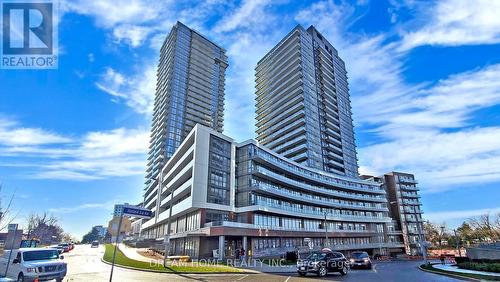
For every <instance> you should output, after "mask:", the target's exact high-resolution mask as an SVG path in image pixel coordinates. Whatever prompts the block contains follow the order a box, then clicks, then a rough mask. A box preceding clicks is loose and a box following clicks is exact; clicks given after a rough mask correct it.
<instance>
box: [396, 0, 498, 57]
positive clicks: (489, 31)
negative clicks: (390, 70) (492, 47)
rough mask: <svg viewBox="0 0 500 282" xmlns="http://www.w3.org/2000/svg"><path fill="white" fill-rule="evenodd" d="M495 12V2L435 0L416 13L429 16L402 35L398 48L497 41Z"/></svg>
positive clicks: (483, 0)
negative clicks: (415, 28)
mask: <svg viewBox="0 0 500 282" xmlns="http://www.w3.org/2000/svg"><path fill="white" fill-rule="evenodd" d="M499 11H500V2H499V1H489V0H476V1H467V0H445V1H438V2H437V3H436V5H431V6H430V7H427V8H426V11H425V12H424V13H423V14H421V15H419V16H420V17H428V18H429V20H428V21H426V23H425V24H424V25H423V26H421V27H419V28H417V30H416V31H411V32H406V33H404V34H403V37H404V38H403V43H402V45H401V47H400V50H409V49H411V48H414V47H417V46H422V45H444V46H455V45H473V44H496V43H500V16H499V15H498V12H499Z"/></svg>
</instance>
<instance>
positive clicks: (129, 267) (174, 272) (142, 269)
mask: <svg viewBox="0 0 500 282" xmlns="http://www.w3.org/2000/svg"><path fill="white" fill-rule="evenodd" d="M101 261H102V262H103V263H105V264H107V265H111V263H110V262H108V261H105V260H104V258H101ZM115 266H116V267H120V268H125V269H129V270H138V271H144V272H153V273H166V274H207V275H215V274H261V272H248V271H240V272H185V271H160V270H154V269H144V268H137V267H131V266H125V265H120V264H116V263H115Z"/></svg>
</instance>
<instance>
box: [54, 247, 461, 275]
mask: <svg viewBox="0 0 500 282" xmlns="http://www.w3.org/2000/svg"><path fill="white" fill-rule="evenodd" d="M103 254H104V248H103V247H102V246H101V247H99V248H90V246H89V245H78V246H75V249H74V250H73V251H71V252H70V253H66V254H65V261H66V262H67V263H68V274H67V275H66V278H65V279H64V281H92V282H98V281H109V273H110V270H111V266H109V265H107V264H105V263H103V262H101V257H102V255H103ZM419 263H420V262H381V263H377V264H374V267H373V269H372V270H351V271H350V273H349V274H348V275H347V276H341V275H340V274H337V273H331V274H328V275H327V276H326V277H323V278H318V277H316V276H315V275H313V274H308V276H306V277H305V278H302V277H298V275H297V274H296V273H289V274H209V275H207V274H205V275H204V274H170V273H151V272H143V271H134V270H128V269H123V268H120V267H115V269H114V274H113V281H117V282H128V281H141V282H147V281H154V282H158V281H203V282H205V281H206V282H209V281H216V282H226V281H228V282H229V281H231V282H234V281H236V282H250V281H255V282H275V281H278V282H279V281H281V282H295V281H318V280H328V281H383V282H386V281H403V282H413V281H418V282H420V281H422V282H424V281H425V282H428V281H433V282H434V281H436V282H440V281H460V280H456V279H452V278H449V277H446V276H442V275H436V274H432V273H428V272H423V271H420V270H419V269H417V265H418V264H419Z"/></svg>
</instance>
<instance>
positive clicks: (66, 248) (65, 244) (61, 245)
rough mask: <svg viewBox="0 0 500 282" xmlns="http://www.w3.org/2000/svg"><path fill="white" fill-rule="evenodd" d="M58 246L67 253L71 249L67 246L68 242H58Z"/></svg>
mask: <svg viewBox="0 0 500 282" xmlns="http://www.w3.org/2000/svg"><path fill="white" fill-rule="evenodd" d="M58 246H60V247H62V248H63V249H64V252H65V253H67V252H69V251H70V250H71V247H70V246H69V244H68V243H62V244H59V245H58Z"/></svg>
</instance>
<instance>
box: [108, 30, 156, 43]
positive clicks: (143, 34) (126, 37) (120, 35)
mask: <svg viewBox="0 0 500 282" xmlns="http://www.w3.org/2000/svg"><path fill="white" fill-rule="evenodd" d="M152 32H153V30H152V29H151V28H150V27H145V26H137V25H129V24H124V25H119V26H117V27H116V28H114V30H113V36H114V37H115V38H116V40H117V42H124V43H126V44H128V45H131V46H132V47H138V46H140V45H142V43H143V42H144V41H145V40H146V39H147V38H148V36H149V34H150V33H152Z"/></svg>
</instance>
